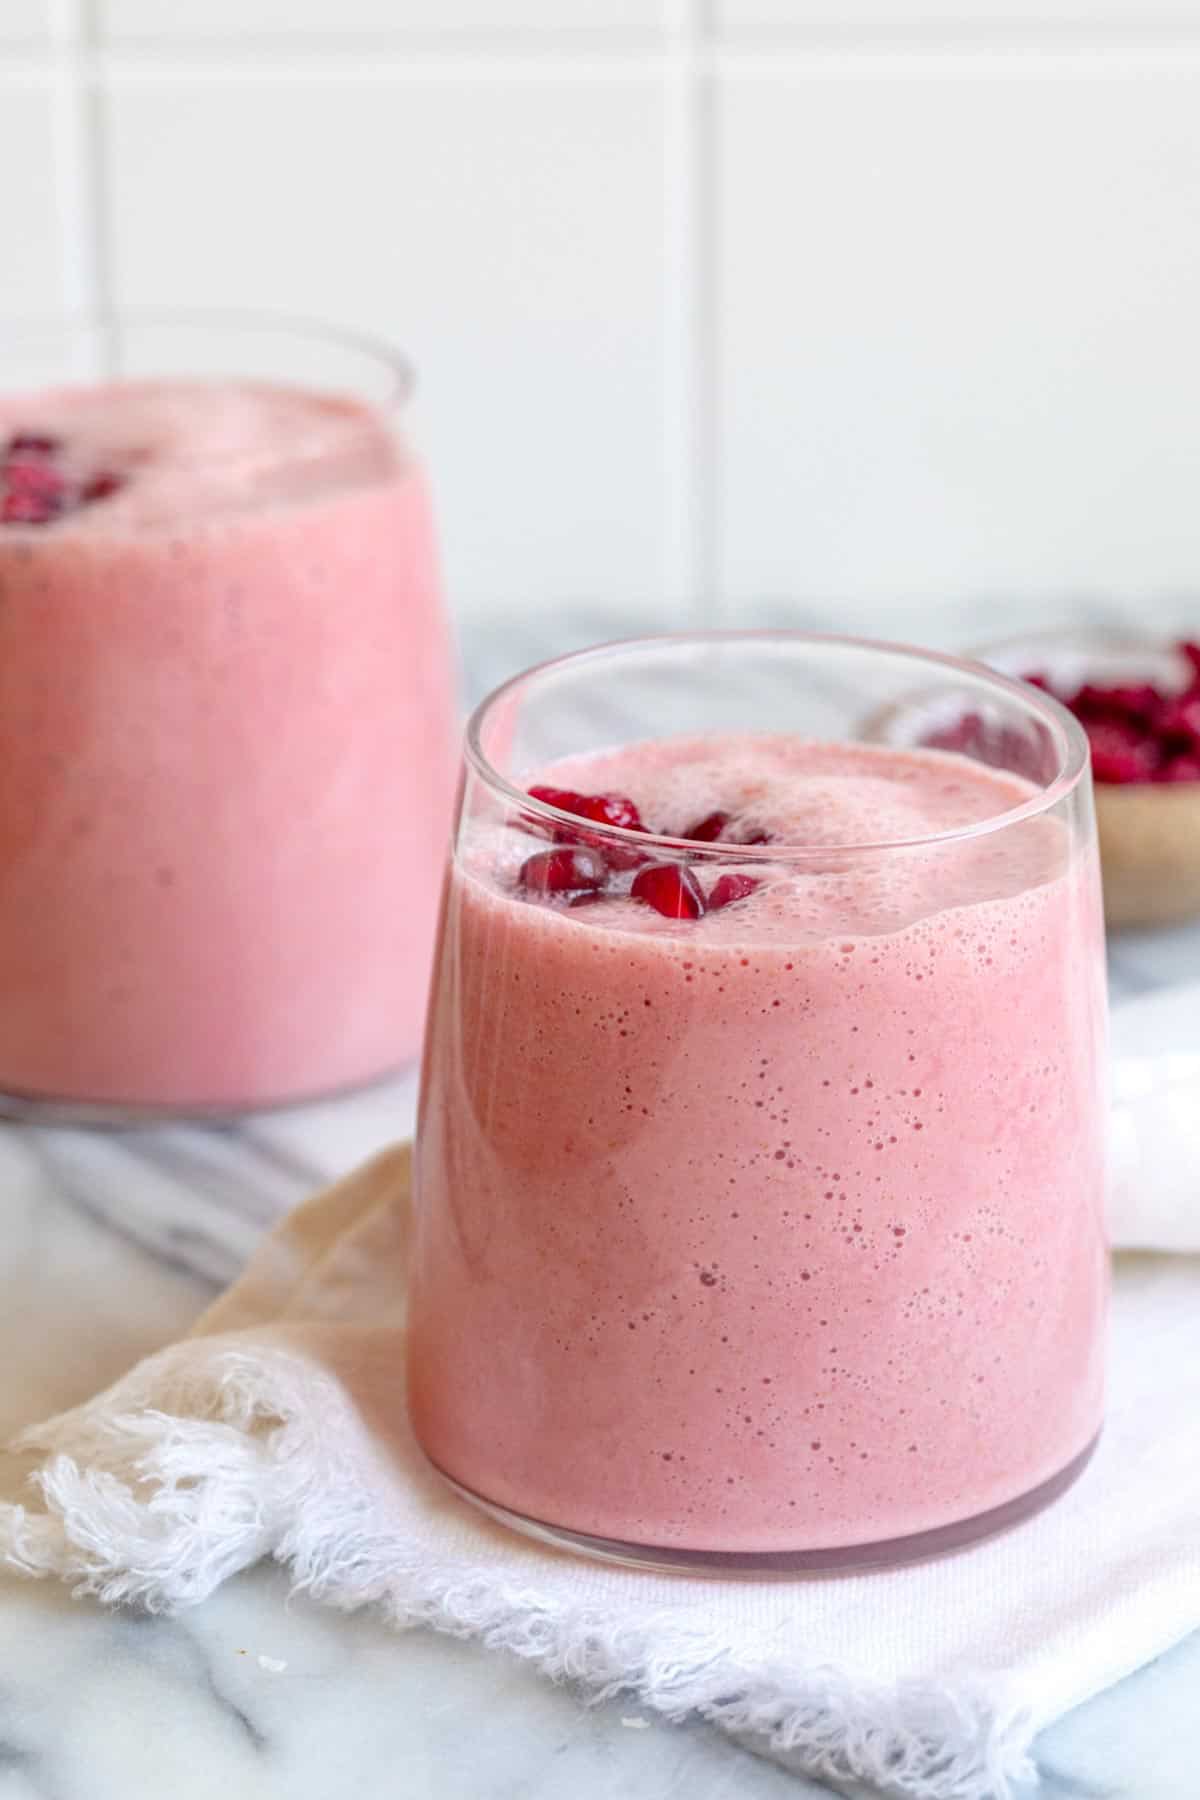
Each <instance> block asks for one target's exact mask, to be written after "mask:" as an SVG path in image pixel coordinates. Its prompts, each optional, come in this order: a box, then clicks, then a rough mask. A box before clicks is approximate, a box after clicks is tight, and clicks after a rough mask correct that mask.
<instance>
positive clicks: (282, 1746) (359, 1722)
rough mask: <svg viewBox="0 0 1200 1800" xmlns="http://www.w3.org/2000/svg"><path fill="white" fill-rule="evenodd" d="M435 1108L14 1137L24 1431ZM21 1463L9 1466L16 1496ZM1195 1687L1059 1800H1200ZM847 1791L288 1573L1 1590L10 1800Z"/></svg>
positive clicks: (1197, 1655)
mask: <svg viewBox="0 0 1200 1800" xmlns="http://www.w3.org/2000/svg"><path fill="white" fill-rule="evenodd" d="M521 660H522V647H521V646H520V645H518V646H517V647H516V648H515V650H514V652H513V655H512V661H513V663H514V664H519V663H520V661H521ZM525 660H531V659H529V658H526V659H525ZM1111 973H1112V989H1113V995H1114V999H1115V1000H1117V1001H1118V1002H1119V1001H1120V1000H1121V999H1122V998H1125V997H1130V996H1133V995H1135V994H1140V993H1143V992H1147V991H1149V990H1150V989H1152V988H1156V987H1161V986H1166V985H1170V984H1172V983H1175V982H1179V981H1183V980H1188V979H1195V978H1196V976H1197V975H1200V927H1198V928H1189V929H1186V930H1177V931H1171V932H1158V933H1141V934H1129V935H1126V936H1124V937H1122V938H1121V939H1120V940H1119V941H1118V942H1117V943H1116V945H1115V946H1114V949H1113V952H1112V958H1111ZM413 1102H414V1082H413V1080H412V1078H408V1079H404V1080H401V1081H397V1082H395V1083H392V1084H390V1085H387V1086H384V1087H380V1088H376V1089H374V1090H372V1091H371V1092H369V1093H364V1094H360V1095H357V1096H353V1097H351V1098H348V1099H345V1100H342V1101H338V1102H330V1103H326V1104H323V1105H321V1106H316V1107H310V1108H305V1109H299V1110H293V1111H288V1112H285V1113H277V1114H272V1115H265V1116H260V1117H258V1118H257V1119H255V1120H253V1121H251V1122H249V1123H244V1124H238V1125H228V1126H211V1127H204V1128H200V1127H191V1126H187V1127H183V1126H174V1127H161V1128H155V1129H147V1130H142V1131H129V1132H118V1133H105V1132H98V1131H77V1130H69V1129H66V1128H53V1129H51V1128H45V1127H40V1128H34V1127H30V1126H24V1125H21V1124H10V1125H4V1126H0V1220H2V1223H3V1229H2V1230H0V1440H2V1439H3V1438H4V1437H5V1436H7V1434H8V1433H9V1432H11V1431H13V1430H15V1429H16V1428H17V1427H19V1426H20V1425H22V1424H25V1423H28V1422H29V1421H31V1420H33V1419H36V1418H40V1417H42V1416H44V1415H46V1414H48V1413H50V1412H53V1411H56V1410H58V1409H60V1408H62V1407H64V1406H67V1405H70V1404H72V1403H74V1402H75V1401H77V1400H80V1399H82V1398H84V1397H85V1396H86V1395H87V1394H89V1393H90V1392H92V1391H94V1390H95V1389H96V1388H97V1387H98V1386H102V1385H104V1384H105V1383H107V1382H108V1381H109V1380H111V1379H112V1378H114V1377H115V1376H116V1375H117V1374H118V1373H120V1372H121V1371H122V1370H123V1369H124V1368H126V1367H127V1366H128V1364H129V1363H130V1362H132V1361H133V1360H134V1359H136V1358H137V1357H139V1356H141V1355H143V1354H145V1353H146V1352H148V1351H150V1350H153V1349H155V1348H157V1347H158V1346H159V1345H161V1344H163V1343H165V1342H167V1341H168V1340H169V1339H170V1338H172V1337H173V1336H175V1335H177V1334H178V1333H179V1332H180V1331H181V1330H182V1329H184V1328H185V1327H186V1326H187V1325H188V1323H189V1321H190V1320H191V1319H192V1318H193V1317H194V1316H195V1315H196V1314H197V1313H198V1312H199V1311H200V1310H201V1309H202V1308H203V1307H204V1306H205V1305H206V1304H207V1302H208V1301H209V1299H210V1298H211V1297H212V1295H213V1294H214V1293H215V1291H216V1289H217V1287H218V1286H219V1285H220V1284H222V1283H223V1282H225V1281H226V1280H227V1279H229V1278H230V1277H231V1276H232V1275H233V1274H234V1273H235V1272H236V1270H237V1269H238V1267H239V1265H240V1263H241V1262H242V1260H243V1259H244V1257H245V1256H246V1254H247V1252H248V1251H249V1250H250V1249H251V1247H252V1246H253V1245H254V1243H255V1242H256V1240H257V1239H258V1237H259V1236H260V1234H261V1233H262V1232H263V1231H264V1229H266V1228H267V1227H268V1226H269V1225H270V1223H271V1222H272V1221H273V1220H274V1219H275V1218H276V1217H277V1216H278V1215H279V1213H280V1212H281V1211H282V1210H283V1209H284V1208H286V1207H287V1206H289V1205H290V1204H291V1203H292V1202H293V1201H295V1200H297V1199H299V1198H300V1197H302V1196H303V1195H304V1194H306V1193H308V1192H309V1191H311V1190H312V1189H313V1188H314V1187H316V1186H317V1185H319V1184H321V1183H323V1182H324V1181H326V1180H328V1179H330V1178H332V1177H334V1176H336V1175H338V1174H340V1173H342V1172H343V1171H344V1170H346V1169H347V1168H349V1167H350V1166H351V1165H352V1164H354V1163H355V1162H357V1161H358V1160H360V1159H361V1158H362V1157H363V1156H364V1155H366V1154H368V1153H370V1152H371V1151H373V1150H374V1149H376V1148H378V1147H379V1146H380V1145H381V1144H383V1143H385V1142H386V1141H387V1140H388V1139H390V1138H392V1137H395V1136H397V1135H399V1134H402V1133H404V1132H405V1131H407V1130H408V1128H409V1126H410V1124H411V1120H412V1115H413ZM22 1474H23V1469H22V1467H21V1465H20V1464H19V1463H18V1461H17V1459H15V1458H13V1457H11V1456H9V1457H7V1458H6V1457H4V1456H2V1455H0V1485H2V1487H3V1490H4V1491H5V1492H9V1493H11V1492H14V1491H15V1488H16V1485H17V1484H18V1483H19V1481H20V1479H21V1477H22ZM1198 1691H1200V1634H1197V1636H1196V1637H1194V1638H1192V1639H1191V1640H1189V1641H1187V1642H1185V1643H1184V1644H1182V1645H1180V1646H1179V1647H1178V1648H1177V1649H1176V1650H1175V1651H1173V1652H1172V1653H1171V1654H1170V1655H1168V1656H1166V1657H1163V1658H1161V1659H1160V1660H1159V1661H1158V1662H1157V1663H1155V1664H1153V1665H1152V1666H1150V1667H1148V1668H1146V1669H1144V1670H1142V1671H1141V1672H1140V1673H1138V1674H1137V1675H1135V1676H1133V1677H1131V1678H1130V1679H1128V1680H1126V1681H1124V1682H1123V1683H1121V1684H1120V1686H1118V1687H1116V1688H1114V1689H1113V1690H1111V1691H1110V1692H1109V1693H1107V1694H1105V1695H1102V1696H1100V1697H1099V1698H1098V1699H1096V1700H1094V1701H1093V1702H1091V1703H1090V1704H1089V1705H1087V1706H1085V1707H1082V1708H1080V1709H1079V1710H1078V1711H1077V1712H1076V1713H1073V1714H1071V1715H1070V1716H1069V1717H1067V1718H1066V1719H1064V1720H1062V1721H1060V1722H1059V1723H1058V1724H1057V1725H1056V1726H1054V1727H1053V1728H1052V1729H1051V1730H1049V1731H1047V1732H1045V1733H1044V1734H1043V1735H1042V1737H1041V1738H1040V1739H1039V1740H1038V1743H1037V1746H1036V1756H1037V1763H1038V1767H1039V1771H1040V1779H1039V1783H1038V1786H1037V1788H1036V1794H1037V1795H1038V1796H1039V1800H1040V1797H1041V1796H1046V1797H1047V1800H1068V1797H1072V1800H1196V1795H1197V1793H1200V1777H1198V1776H1197V1773H1196V1771H1197V1770H1198V1769H1200V1709H1197V1707H1196V1694H1197V1692H1198ZM832 1791H833V1790H831V1789H830V1788H828V1787H826V1786H823V1785H822V1784H821V1783H819V1782H814V1781H811V1780H808V1779H806V1778H804V1777H803V1776H801V1775H799V1774H797V1773H795V1772H793V1771H790V1770H788V1769H786V1768H784V1767H782V1766H780V1765H779V1764H777V1763H775V1762H772V1761H767V1760H765V1759H763V1758H761V1757H759V1756H756V1755H754V1754H752V1753H751V1752H750V1751H748V1750H747V1749H745V1748H742V1747H739V1746H738V1745H736V1744H734V1743H732V1742H730V1741H729V1740H728V1739H726V1738H724V1737H723V1736H721V1735H720V1734H718V1733H717V1732H715V1731H713V1730H710V1729H709V1728H707V1727H705V1726H701V1725H697V1726H695V1727H678V1726H670V1725H666V1724H663V1723H660V1722H658V1721H654V1722H651V1721H649V1720H647V1719H644V1718H641V1717H638V1716H637V1715H636V1711H635V1710H634V1709H632V1708H631V1707H630V1706H629V1705H628V1704H625V1705H622V1704H621V1703H620V1702H616V1703H613V1704H609V1705H604V1706H599V1707H584V1706H583V1705H582V1704H581V1703H580V1701H579V1699H578V1698H577V1696H576V1695H575V1694H574V1693H573V1692H572V1691H571V1689H570V1688H569V1687H554V1686H552V1685H550V1684H549V1683H547V1682H545V1681H543V1680H542V1679H541V1678H540V1677H538V1676H536V1675H535V1674H533V1673H531V1672H530V1671H529V1670H528V1669H526V1668H525V1667H523V1666H521V1665H519V1664H518V1663H516V1662H515V1660H508V1659H504V1658H501V1657H498V1656H491V1655H487V1654H485V1653H483V1652H482V1651H480V1650H479V1649H477V1648H475V1647H474V1646H471V1645H467V1644H463V1643H459V1642H455V1641H452V1640H450V1639H446V1638H440V1637H437V1636H435V1635H433V1634H432V1633H428V1632H423V1631H414V1632H410V1633H407V1634H398V1633H396V1632H394V1631H391V1630H389V1629H387V1628H386V1627H385V1626H383V1625H382V1624H381V1623H379V1622H378V1621H377V1620H375V1619H373V1618H370V1617H367V1616H365V1615H359V1616H352V1617H346V1616H342V1615H340V1614H337V1613H334V1612H331V1611H327V1610H325V1609H322V1608H320V1607H318V1606H316V1605H313V1604H311V1603H309V1602H307V1601H304V1600H290V1599H289V1597H288V1593H287V1588H286V1581H285V1579H284V1577H283V1576H282V1574H281V1573H280V1571H278V1570H277V1569H273V1568H270V1569H268V1568H262V1569H259V1570H256V1571H254V1572H252V1573H250V1574H248V1575H246V1576H243V1577H240V1578H238V1579H236V1580H234V1581H231V1582H230V1583H228V1584H227V1585H226V1587H225V1588H223V1589H222V1590H221V1591H220V1592H219V1593H218V1594H216V1595H215V1596H213V1597H212V1598H211V1599H209V1600H208V1601H206V1602H205V1603H204V1604H203V1605H201V1606H199V1607H196V1608H194V1609H192V1610H190V1611H188V1612H185V1613H183V1614H180V1615H179V1616H177V1617H173V1618H162V1617H155V1618H147V1617H142V1616H138V1615H136V1614H132V1613H110V1612H105V1611H103V1610H102V1609H100V1608H99V1607H98V1606H96V1605H94V1604H93V1603H92V1602H90V1601H77V1600H74V1599H72V1598H71V1597H70V1596H69V1595H68V1594H67V1593H66V1592H65V1591H63V1590H62V1589H61V1588H60V1587H58V1586H57V1585H53V1584H50V1583H30V1582H26V1581H23V1580H20V1579H18V1578H15V1577H3V1576H0V1800H166V1797H167V1796H170V1800H193V1797H194V1800H213V1796H214V1795H217V1794H220V1795H222V1796H223V1797H224V1800H346V1797H348V1796H351V1795H353V1796H355V1797H356V1800H401V1797H402V1800H667V1797H669V1796H678V1797H679V1800H734V1797H735V1796H736V1797H737V1800H803V1797H805V1796H816V1795H822V1794H824V1795H828V1794H829V1793H830V1792H832ZM855 1793H856V1795H858V1796H859V1797H860V1800H862V1790H855Z"/></svg>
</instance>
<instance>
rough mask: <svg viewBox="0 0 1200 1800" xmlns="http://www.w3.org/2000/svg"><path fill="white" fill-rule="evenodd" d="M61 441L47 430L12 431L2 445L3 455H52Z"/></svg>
mask: <svg viewBox="0 0 1200 1800" xmlns="http://www.w3.org/2000/svg"><path fill="white" fill-rule="evenodd" d="M61 449H62V443H61V441H60V440H59V439H58V438H56V437H51V436H50V434H49V432H48V431H14V433H13V435H12V436H11V437H10V438H9V440H8V443H7V444H6V445H5V447H4V454H5V456H22V455H24V456H53V455H54V454H55V453H56V451H59V450H61Z"/></svg>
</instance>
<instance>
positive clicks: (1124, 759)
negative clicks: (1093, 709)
mask: <svg viewBox="0 0 1200 1800" xmlns="http://www.w3.org/2000/svg"><path fill="white" fill-rule="evenodd" d="M1084 730H1085V731H1086V732H1087V737H1088V743H1089V744H1090V745H1091V750H1092V773H1093V775H1094V776H1095V777H1096V780H1097V781H1107V782H1113V783H1115V784H1117V785H1119V786H1124V785H1126V784H1127V783H1129V782H1132V781H1149V779H1150V777H1151V776H1152V775H1153V773H1154V770H1155V768H1156V766H1157V763H1158V750H1157V746H1156V745H1155V744H1154V743H1153V741H1151V740H1150V739H1147V738H1145V737H1142V736H1141V735H1140V734H1139V733H1138V732H1136V731H1135V730H1134V728H1133V727H1132V726H1130V725H1124V724H1120V723H1117V722H1115V721H1113V720H1108V719H1097V720H1094V719H1088V720H1085V722H1084Z"/></svg>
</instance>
